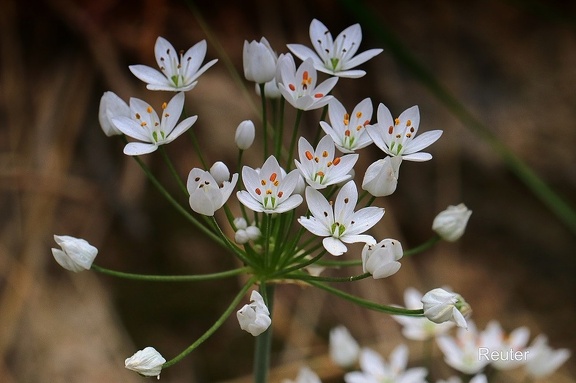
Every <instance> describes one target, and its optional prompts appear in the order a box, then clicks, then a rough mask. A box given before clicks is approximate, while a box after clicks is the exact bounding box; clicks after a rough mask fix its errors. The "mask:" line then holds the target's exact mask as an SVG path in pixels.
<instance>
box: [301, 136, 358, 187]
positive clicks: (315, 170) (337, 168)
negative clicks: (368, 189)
mask: <svg viewBox="0 0 576 383" xmlns="http://www.w3.org/2000/svg"><path fill="white" fill-rule="evenodd" d="M298 153H299V156H300V161H298V160H294V163H296V167H297V168H298V170H300V173H301V174H302V176H303V177H304V180H305V181H306V182H307V183H308V185H310V186H312V187H313V188H314V189H324V188H325V187H326V186H329V185H334V184H337V183H340V182H344V181H347V180H349V179H350V178H351V176H350V174H349V173H350V171H351V170H352V168H353V167H354V164H355V163H356V161H357V160H358V154H347V155H345V156H342V157H335V148H334V141H332V138H330V136H324V137H322V139H321V140H320V142H318V146H317V147H316V150H314V148H313V147H312V145H310V143H309V142H308V141H307V140H306V139H305V138H304V137H300V140H299V141H298Z"/></svg>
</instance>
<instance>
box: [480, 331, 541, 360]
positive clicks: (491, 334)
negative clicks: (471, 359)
mask: <svg viewBox="0 0 576 383" xmlns="http://www.w3.org/2000/svg"><path fill="white" fill-rule="evenodd" d="M529 338H530V330H529V329H528V327H518V328H517V329H515V330H513V331H512V332H510V333H509V334H507V333H505V332H504V330H503V329H502V326H501V325H500V323H499V322H498V321H496V320H491V321H490V322H488V324H487V325H486V328H485V329H484V331H482V339H483V345H484V346H485V347H486V348H487V349H488V350H490V352H496V353H497V354H498V355H506V354H508V353H512V352H513V353H516V352H519V353H520V354H522V353H523V352H524V351H526V346H527V344H528V339H529ZM524 362H525V360H522V358H512V357H510V358H508V357H505V358H493V359H491V364H492V366H493V367H495V368H497V369H499V370H507V369H511V368H514V367H517V366H518V365H520V364H523V363H524Z"/></svg>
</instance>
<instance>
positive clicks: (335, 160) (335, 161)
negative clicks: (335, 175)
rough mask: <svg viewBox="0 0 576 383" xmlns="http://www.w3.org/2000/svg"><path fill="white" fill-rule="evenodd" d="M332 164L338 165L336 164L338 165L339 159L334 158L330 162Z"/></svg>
mask: <svg viewBox="0 0 576 383" xmlns="http://www.w3.org/2000/svg"><path fill="white" fill-rule="evenodd" d="M332 163H333V164H334V165H338V164H339V163H340V157H336V158H334V161H332Z"/></svg>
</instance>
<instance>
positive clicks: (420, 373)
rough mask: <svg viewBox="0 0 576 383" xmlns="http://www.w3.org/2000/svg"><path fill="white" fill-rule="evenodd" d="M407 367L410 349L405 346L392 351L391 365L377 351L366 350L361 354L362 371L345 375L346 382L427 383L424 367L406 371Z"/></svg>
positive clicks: (402, 345)
mask: <svg viewBox="0 0 576 383" xmlns="http://www.w3.org/2000/svg"><path fill="white" fill-rule="evenodd" d="M407 365H408V347H407V346H406V345H404V344H401V345H398V346H396V348H395V349H394V350H393V351H392V353H391V354H390V362H389V363H388V362H386V360H384V358H383V357H382V356H381V355H380V354H378V353H377V352H376V351H373V350H371V349H368V348H365V349H363V350H362V351H361V352H360V369H361V371H354V372H349V373H347V374H346V375H344V381H345V382H346V383H380V382H406V383H408V382H409V383H426V374H427V373H428V371H427V370H426V369H425V368H424V367H414V368H409V369H406V366H407Z"/></svg>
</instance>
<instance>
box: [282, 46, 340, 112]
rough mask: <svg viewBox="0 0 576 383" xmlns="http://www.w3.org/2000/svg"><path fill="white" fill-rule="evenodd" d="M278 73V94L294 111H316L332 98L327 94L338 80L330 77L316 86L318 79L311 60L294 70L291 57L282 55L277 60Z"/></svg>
mask: <svg viewBox="0 0 576 383" xmlns="http://www.w3.org/2000/svg"><path fill="white" fill-rule="evenodd" d="M278 71H279V72H280V80H279V81H278V82H279V84H278V88H279V89H280V93H282V96H283V97H284V98H285V99H286V101H288V102H289V103H290V105H292V106H293V107H294V108H296V109H300V110H312V109H318V108H321V107H323V106H324V105H326V104H328V102H329V101H330V100H331V99H332V98H333V97H332V96H328V93H330V91H331V90H332V88H334V86H335V85H336V83H337V82H338V78H337V77H331V78H329V79H327V80H325V81H324V82H322V83H321V84H319V85H318V86H316V81H317V80H318V78H317V76H316V69H314V65H313V63H312V60H311V59H308V60H306V61H304V62H303V63H302V64H301V65H300V66H299V67H298V69H296V65H295V63H294V59H293V58H292V56H291V55H284V56H283V57H282V58H281V59H279V60H278Z"/></svg>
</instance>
